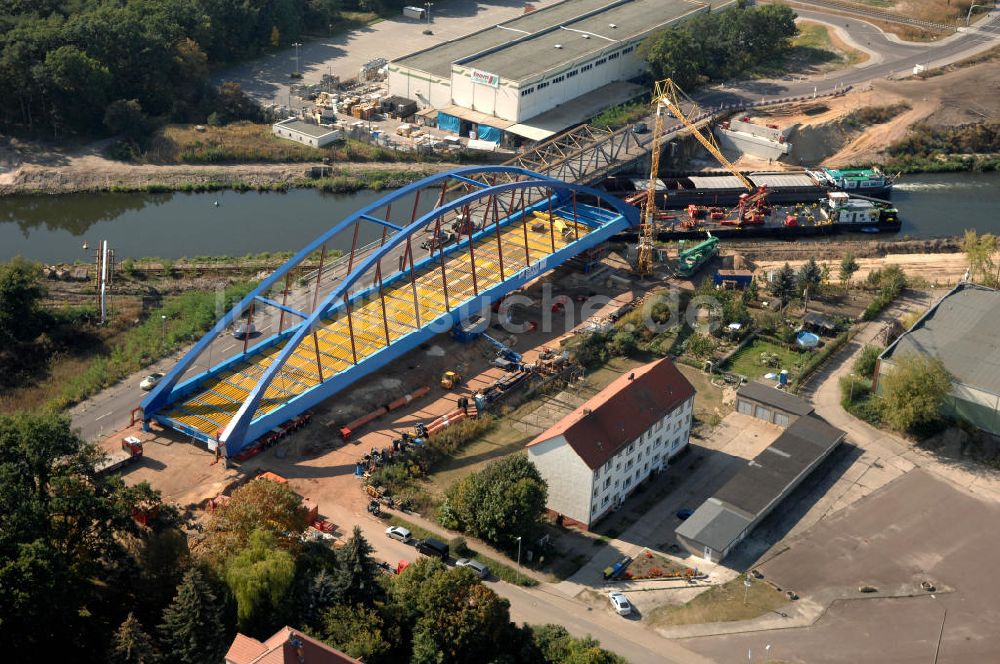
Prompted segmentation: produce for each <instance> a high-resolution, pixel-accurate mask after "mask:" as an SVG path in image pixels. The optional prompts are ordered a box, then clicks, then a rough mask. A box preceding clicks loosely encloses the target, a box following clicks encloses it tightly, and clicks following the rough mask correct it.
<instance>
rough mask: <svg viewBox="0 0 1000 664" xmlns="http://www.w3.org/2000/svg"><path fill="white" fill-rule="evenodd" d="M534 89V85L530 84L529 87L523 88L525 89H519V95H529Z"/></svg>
mask: <svg viewBox="0 0 1000 664" xmlns="http://www.w3.org/2000/svg"><path fill="white" fill-rule="evenodd" d="M534 91H535V88H534V86H532V87H530V88H525V89H523V90H521V96H522V97H527V96H528V95H530V94H531V93H532V92H534Z"/></svg>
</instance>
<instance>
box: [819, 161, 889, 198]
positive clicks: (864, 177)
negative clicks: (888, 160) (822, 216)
mask: <svg viewBox="0 0 1000 664" xmlns="http://www.w3.org/2000/svg"><path fill="white" fill-rule="evenodd" d="M807 172H808V173H809V175H811V176H812V177H813V178H814V179H816V180H817V181H819V182H823V183H826V185H827V186H828V187H829V188H830V189H831V190H834V191H846V192H847V193H849V194H857V193H861V194H865V195H866V196H876V197H879V198H887V197H888V196H889V195H891V193H892V185H893V184H894V183H895V181H896V178H894V177H892V176H891V175H886V174H885V172H883V171H882V169H881V168H879V167H878V166H871V167H869V168H843V169H840V168H825V167H824V168H822V169H820V170H819V171H807Z"/></svg>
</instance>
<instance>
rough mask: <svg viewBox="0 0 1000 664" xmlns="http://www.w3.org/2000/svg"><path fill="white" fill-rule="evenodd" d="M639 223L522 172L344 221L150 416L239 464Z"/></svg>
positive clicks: (620, 209) (402, 195) (297, 259)
mask: <svg viewBox="0 0 1000 664" xmlns="http://www.w3.org/2000/svg"><path fill="white" fill-rule="evenodd" d="M637 224H638V213H637V210H636V209H635V208H633V207H631V206H629V205H626V204H625V203H624V202H622V201H620V200H618V199H616V198H614V197H612V196H609V195H608V194H606V193H604V192H600V191H597V190H594V189H591V188H588V187H584V186H581V185H577V184H573V183H567V182H564V181H560V180H557V179H554V178H551V177H547V176H543V175H539V174H538V173H535V172H532V171H529V170H526V169H523V168H519V167H514V166H482V167H470V168H463V169H457V170H453V171H448V172H445V173H440V174H437V175H434V176H431V177H428V178H425V179H423V180H420V181H418V182H415V183H413V184H410V185H408V186H406V187H403V188H402V189H399V190H397V191H394V192H392V193H390V194H387V195H386V196H384V197H383V198H381V199H379V200H378V201H376V202H375V203H373V204H371V205H369V206H367V207H364V208H362V209H361V210H358V211H357V212H355V213H354V214H352V215H350V216H349V217H347V218H345V219H343V220H341V221H340V222H339V223H337V224H335V225H334V226H333V227H332V228H331V229H330V230H329V231H327V232H326V233H324V234H323V235H321V236H320V237H319V238H317V239H316V240H314V241H313V242H312V243H311V244H309V245H308V246H307V247H305V248H304V249H303V250H302V251H300V252H299V253H298V254H296V255H295V256H294V257H292V258H291V259H290V260H289V261H288V262H287V263H285V264H284V265H283V266H282V267H280V268H279V269H278V270H276V271H275V272H274V273H273V274H271V275H270V276H268V277H267V278H266V279H264V280H263V281H262V282H261V283H260V284H259V285H258V287H257V288H256V289H254V290H253V291H252V292H251V293H250V294H248V295H247V296H246V297H245V298H243V299H242V300H241V301H240V302H238V303H237V304H236V305H235V306H233V307H232V308H231V309H230V310H229V311H228V312H226V313H225V314H224V315H222V316H221V318H220V319H219V321H218V322H217V323H216V325H215V327H214V328H213V329H212V330H211V331H210V332H208V334H206V335H205V336H204V337H203V338H202V339H201V340H200V341H199V342H198V343H197V344H195V346H194V347H193V348H192V349H191V350H190V351H189V352H188V353H187V354H186V355H185V356H184V357H183V358H182V359H181V360H180V361H179V362H178V363H177V365H176V366H174V367H173V369H172V370H171V371H170V372H169V373H168V374H167V375H166V377H165V378H164V379H163V380H161V381H160V383H159V384H158V385H157V386H156V387H155V388H154V389H153V390H152V391H151V392H150V393H149V395H148V396H147V397H146V398H145V399H144V400H143V402H142V409H143V418H144V420H145V421H146V422H147V423H148V422H149V421H151V420H155V421H157V422H159V423H161V424H163V425H165V426H168V427H170V428H173V429H175V430H178V431H181V432H183V433H185V434H188V435H191V436H193V437H194V438H196V439H198V440H201V441H204V442H212V441H216V442H218V443H220V444H222V445H223V448H224V450H225V452H226V454H227V455H229V456H234V455H237V454H239V453H240V452H241V451H243V450H245V449H246V448H247V447H249V446H250V445H251V444H253V442H254V441H255V440H257V439H258V438H260V437H261V436H263V435H264V434H266V433H267V432H268V431H270V430H271V429H273V428H274V427H276V426H277V425H279V424H281V423H283V422H285V421H288V420H290V419H292V418H293V417H295V416H297V415H299V414H300V413H302V412H304V411H305V410H307V409H309V408H311V407H313V406H315V405H316V404H318V403H320V402H322V401H324V400H326V399H328V398H330V397H332V396H334V395H335V394H337V393H338V392H340V391H341V390H343V389H344V388H346V387H347V386H349V385H351V384H352V383H354V382H355V381H357V380H359V379H360V378H362V377H364V376H366V375H368V374H370V373H371V372H373V371H375V370H377V369H379V368H381V367H384V366H386V365H387V364H389V363H391V362H392V361H393V360H395V359H397V358H399V357H401V356H402V355H403V354H405V353H407V352H409V351H410V350H412V349H413V348H415V347H417V346H418V345H419V344H421V343H423V342H425V341H427V340H428V339H430V338H431V337H433V336H434V335H436V334H439V333H441V332H445V331H447V330H448V329H450V328H451V326H452V325H453V324H454V323H455V322H457V321H459V320H461V319H463V318H466V317H468V316H469V315H471V314H473V313H480V312H482V311H483V310H484V309H485V308H486V307H488V306H489V304H490V303H491V302H492V301H494V300H496V299H497V298H499V297H501V296H503V295H505V294H506V293H508V292H510V291H512V290H515V289H517V288H519V287H521V286H523V285H524V284H525V283H527V282H528V281H530V280H532V279H534V278H536V277H537V276H539V275H540V274H542V273H544V272H546V271H548V270H550V269H552V268H554V267H556V266H558V265H560V264H562V263H563V262H565V261H566V260H568V259H570V258H572V257H573V256H575V255H576V254H578V253H580V252H582V251H585V250H587V249H590V248H592V247H594V246H596V245H597V244H600V243H601V242H603V241H605V240H607V239H608V238H609V237H611V236H612V235H615V234H617V233H620V232H622V231H625V230H628V229H629V228H631V227H635V226H636V225H637ZM307 266H308V267H307ZM234 327H235V328H237V329H238V330H239V331H240V332H243V333H245V334H240V335H239V336H240V337H241V339H240V340H239V341H235V340H234V339H233V338H232V336H231V335H229V334H227V331H228V330H232V329H233V328H234Z"/></svg>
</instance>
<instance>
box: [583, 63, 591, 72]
mask: <svg viewBox="0 0 1000 664" xmlns="http://www.w3.org/2000/svg"><path fill="white" fill-rule="evenodd" d="M593 68H594V64H593V63H591V64H589V65H584V66H582V67H580V71H590V70H591V69H593Z"/></svg>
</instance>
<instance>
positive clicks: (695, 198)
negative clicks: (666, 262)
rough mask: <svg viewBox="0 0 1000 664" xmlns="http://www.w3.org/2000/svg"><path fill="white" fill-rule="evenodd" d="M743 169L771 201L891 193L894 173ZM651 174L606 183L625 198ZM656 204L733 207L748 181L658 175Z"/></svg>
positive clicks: (639, 188) (709, 175)
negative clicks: (840, 193) (764, 189)
mask: <svg viewBox="0 0 1000 664" xmlns="http://www.w3.org/2000/svg"><path fill="white" fill-rule="evenodd" d="M743 175H744V176H745V177H746V178H747V179H749V180H750V181H751V182H752V183H753V184H754V185H755V186H756V187H758V188H759V187H766V188H767V191H768V200H769V201H770V202H771V203H813V202H816V201H820V200H822V199H824V198H825V197H826V195H827V194H828V193H830V192H837V191H842V192H845V193H848V194H863V195H864V196H871V197H875V198H889V197H890V196H891V194H892V185H893V182H894V178H892V177H891V176H887V175H886V174H885V173H884V172H883V171H882V170H881V169H879V168H878V167H876V166H873V167H871V168H857V169H846V170H840V169H833V168H820V169H817V170H801V171H773V172H770V171H755V172H745V173H743ZM648 183H649V179H648V177H646V178H644V177H640V176H634V175H633V176H629V175H617V176H611V177H609V178H607V179H606V180H605V181H604V183H603V185H602V188H603V189H604V190H606V191H608V192H610V193H613V194H615V195H617V196H619V197H621V198H628V197H629V196H632V195H635V194H636V193H639V192H643V191H645V190H646V186H647V184H648ZM656 188H657V195H656V206H657V207H658V208H659V209H661V210H676V209H683V208H687V207H688V205H692V204H693V205H704V206H723V207H732V206H734V205H737V204H738V203H739V199H740V196H741V195H742V194H745V193H747V188H746V186H745V185H744V184H743V183H742V182H740V179H739V178H737V177H736V176H735V175H733V174H731V173H727V172H707V173H706V172H702V173H688V174H677V175H673V176H666V177H660V178H657V185H656Z"/></svg>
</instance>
